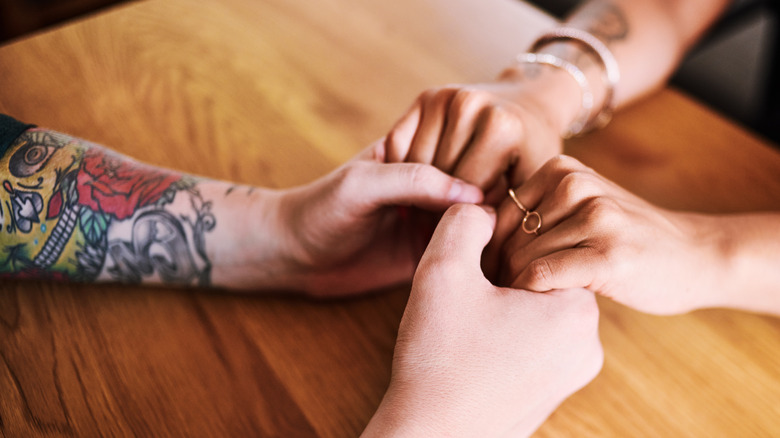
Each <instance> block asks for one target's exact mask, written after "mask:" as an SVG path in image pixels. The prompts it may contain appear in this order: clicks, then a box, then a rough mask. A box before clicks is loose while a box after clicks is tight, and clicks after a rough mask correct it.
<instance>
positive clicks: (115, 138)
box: [0, 0, 780, 437]
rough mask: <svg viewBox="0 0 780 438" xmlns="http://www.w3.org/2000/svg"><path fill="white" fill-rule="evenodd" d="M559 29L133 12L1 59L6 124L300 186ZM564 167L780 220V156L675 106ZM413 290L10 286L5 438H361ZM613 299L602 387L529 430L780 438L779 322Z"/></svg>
mask: <svg viewBox="0 0 780 438" xmlns="http://www.w3.org/2000/svg"><path fill="white" fill-rule="evenodd" d="M551 24H552V20H551V19H550V18H549V17H548V16H546V15H544V14H543V13H541V12H539V11H538V10H535V9H533V8H532V7H530V6H528V5H526V4H524V3H521V2H518V1H514V0H483V1H479V2H477V1H473V0H449V1H445V0H427V1H424V2H422V1H413V0H399V1H395V2H382V1H379V0H361V1H359V0H321V1H319V2H316V3H312V2H306V1H302V0H222V1H218V0H199V1H197V2H193V1H186V0H149V1H143V2H133V3H129V4H128V5H125V6H122V7H118V8H115V9H112V10H110V11H108V12H105V13H102V14H100V15H98V16H95V17H91V18H89V19H86V20H83V21H79V22H76V23H71V24H68V25H66V26H64V27H62V28H59V29H56V30H54V31H50V32H46V33H42V34H39V35H35V36H32V37H30V38H28V39H24V40H20V41H16V42H14V43H12V44H9V45H6V46H4V47H0V84H2V88H0V112H4V113H7V114H11V115H13V116H15V117H17V118H20V119H23V120H26V121H30V122H35V123H37V124H39V125H41V126H46V127H50V128H53V129H57V130H60V131H64V132H67V133H70V134H73V135H76V136H79V137H83V138H86V139H89V140H92V141H95V142H98V143H102V144H105V145H109V146H111V147H112V148H114V149H116V150H118V151H120V152H123V153H126V154H128V155H131V156H133V157H136V158H139V159H142V160H144V161H147V162H150V163H153V164H157V165H163V166H169V167H174V168H178V169H181V170H183V171H186V172H190V173H196V174H200V175H205V176H209V177H213V178H220V179H230V180H236V181H241V182H244V183H248V184H256V185H263V186H271V187H289V186H292V185H296V184H300V183H304V182H307V181H310V180H312V179H315V178H317V177H318V176H321V175H323V174H324V173H326V172H328V171H329V170H331V169H333V168H334V167H335V166H337V165H338V164H339V163H341V162H343V161H344V160H346V159H348V158H349V157H351V156H352V155H353V154H354V153H356V152H357V151H358V150H360V149H361V148H362V147H363V146H364V145H365V144H367V143H368V142H369V141H371V140H373V139H375V138H377V137H380V136H382V135H383V134H384V133H385V132H386V131H387V130H388V129H389V128H390V126H391V125H392V123H393V122H394V121H395V118H396V117H398V116H399V115H400V114H401V113H402V111H403V110H404V109H405V108H406V107H407V106H408V105H410V104H411V102H412V100H413V99H414V97H415V96H416V95H417V94H418V93H419V92H420V91H422V90H423V89H425V88H427V87H431V86H434V85H441V84H447V83H453V82H465V81H479V80H489V79H491V78H493V77H494V76H495V75H496V74H497V73H498V72H499V71H500V69H501V68H502V67H504V66H506V65H508V63H509V62H510V61H511V60H512V58H513V56H514V54H515V53H516V52H518V51H521V50H523V49H524V48H525V47H526V45H527V44H528V43H529V42H530V41H531V40H532V39H533V37H534V36H535V35H536V34H537V33H538V32H539V31H540V30H542V29H544V28H545V27H547V26H549V25H551ZM567 151H568V152H569V153H571V154H573V155H575V156H577V157H578V158H580V159H582V160H583V161H584V162H585V163H587V164H589V165H591V166H593V167H594V168H596V169H597V170H599V171H600V172H602V173H604V174H605V175H607V176H608V177H610V178H613V179H614V180H615V181H617V182H618V183H619V184H621V185H623V186H625V187H627V188H628V189H630V190H632V191H634V192H636V193H638V194H640V195H642V196H644V197H646V198H647V199H649V200H651V201H653V202H656V203H658V204H660V205H664V206H667V207H672V208H676V209H684V210H696V211H708V212H735V211H748V210H778V209H780V153H778V152H777V151H776V150H774V149H772V148H771V147H770V146H769V145H767V144H766V143H765V142H763V141H762V140H760V139H758V138H756V137H754V136H752V135H750V134H749V133H747V132H745V131H744V130H742V129H741V128H739V127H737V126H735V125H734V124H732V123H731V122H729V121H727V120H725V119H723V118H721V117H719V116H717V115H716V114H714V113H712V112H711V111H709V110H707V109H706V108H704V107H702V106H700V105H698V104H697V103H695V102H693V101H691V100H690V99H689V98H687V97H685V96H683V95H681V94H680V93H678V92H676V91H674V90H665V91H663V92H662V93H660V94H659V95H657V96H654V97H653V98H651V99H648V100H646V101H644V102H641V103H639V104H636V105H634V106H632V107H631V108H629V109H627V110H626V111H624V112H623V113H621V114H619V115H618V116H617V117H616V118H615V120H614V122H613V123H612V124H611V125H610V126H609V127H608V128H606V129H605V130H603V131H600V132H597V133H594V134H592V135H590V136H588V137H586V138H582V139H578V140H575V141H571V142H570V143H569V144H568V145H567ZM258 232H261V231H260V230H258ZM407 296H408V287H407V288H401V289H398V290H390V291H384V292H382V293H378V294H375V295H372V296H370V297H365V298H361V299H353V300H346V301H338V302H314V301H309V300H305V299H290V298H282V297H276V296H270V297H269V296H258V295H236V294H227V293H221V292H217V291H190V290H177V289H166V288H134V287H125V286H112V285H63V284H51V283H43V282H33V281H29V282H4V283H3V284H2V285H1V286H0V435H2V436H4V437H27V436H87V437H91V436H142V437H146V436H155V437H160V436H209V437H217V436H219V437H221V436H242V437H243V436H268V437H276V436H278V437H298V436H301V437H308V436H322V437H348V436H356V435H358V434H359V432H360V430H361V429H362V428H363V427H364V426H365V424H366V423H367V422H368V419H369V418H370V416H371V414H372V413H373V410H374V409H375V408H376V406H377V405H378V403H379V400H380V399H381V397H382V394H383V392H384V389H385V386H386V385H387V382H388V380H389V373H390V361H391V358H392V350H393V344H394V341H395V336H396V331H397V327H398V322H399V321H400V318H401V315H402V312H403V308H404V305H405V303H406V298H407ZM600 304H601V309H602V323H601V334H602V339H603V342H604V346H605V351H606V363H605V367H604V370H603V371H602V373H601V375H600V376H599V377H598V378H597V379H596V380H595V381H594V382H593V383H592V384H591V385H589V386H588V387H586V388H585V389H584V390H582V391H580V392H579V393H577V394H575V395H574V396H573V397H572V398H571V399H569V400H568V401H567V402H565V403H564V404H563V405H562V406H561V407H560V409H558V411H556V413H555V414H553V416H552V417H551V418H550V419H549V421H547V422H546V423H545V424H544V425H543V426H542V428H541V429H540V430H539V431H538V433H537V436H539V437H566V436H572V437H627V436H631V437H645V436H646V437H659V436H664V437H671V436H674V437H676V436H681V437H683V436H684V437H687V436H695V437H750V436H756V437H759V436H761V437H763V436H777V435H780V320H778V319H776V318H771V317H765V316H760V315H753V314H747V313H743V312H735V311H726V310H708V311H700V312H695V313H693V314H689V315H683V316H677V317H663V318H662V317H654V316H648V315H643V314H640V313H637V312H634V311H632V310H629V309H627V308H625V307H622V306H620V305H617V304H614V303H611V302H609V301H606V300H601V301H600ZM486 360H489V358H486Z"/></svg>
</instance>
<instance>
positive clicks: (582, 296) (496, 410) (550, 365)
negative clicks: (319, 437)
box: [363, 205, 603, 437]
mask: <svg viewBox="0 0 780 438" xmlns="http://www.w3.org/2000/svg"><path fill="white" fill-rule="evenodd" d="M494 223H495V218H494V217H493V216H492V215H489V214H487V213H486V212H485V210H483V209H481V208H480V207H477V206H473V205H457V206H455V207H452V208H450V209H449V210H448V211H447V213H445V215H444V217H443V218H442V220H441V222H440V223H439V226H438V227H437V228H436V231H435V233H434V235H433V238H432V239H431V243H430V245H429V246H428V249H427V250H426V251H425V254H424V256H423V257H422V260H421V261H420V265H419V267H418V269H417V273H416V274H415V277H414V282H413V286H412V292H411V296H410V298H409V302H408V304H407V307H406V311H405V313H404V316H403V319H402V321H401V326H400V329H399V333H398V340H397V343H396V348H395V356H394V358H393V373H392V378H391V382H390V387H389V388H388V391H387V393H386V394H385V397H384V399H383V401H382V403H381V405H380V407H379V409H378V411H377V413H376V414H375V416H374V418H372V420H371V423H370V424H369V425H368V427H367V429H366V431H365V432H364V435H363V436H364V437H371V436H449V437H461V436H462V437H473V436H480V437H492V436H527V435H529V434H531V433H532V432H533V431H534V430H535V429H536V428H538V427H539V425H540V424H541V423H542V422H543V421H544V420H545V419H546V418H547V416H548V415H549V414H550V413H551V412H552V411H553V410H554V409H555V408H556V407H557V406H558V405H559V404H560V403H561V402H562V401H563V400H564V399H565V398H566V397H568V396H569V395H571V394H572V393H574V392H575V391H577V390H578V389H580V388H581V387H583V386H584V385H585V384H587V383H588V382H589V381H590V380H592V379H593V378H594V377H595V376H596V375H597V374H598V372H599V370H600V369H601V364H602V361H603V352H602V348H601V344H600V341H599V337H598V307H597V305H596V302H595V299H594V295H593V294H592V293H591V292H589V291H586V290H582V289H574V290H559V291H555V292H551V293H547V294H538V293H532V292H526V291H522V290H513V289H506V288H500V287H496V286H493V285H492V284H491V283H490V282H489V281H488V280H487V279H486V278H485V276H484V275H483V273H482V270H481V268H480V255H481V253H482V250H483V248H484V246H485V245H486V244H487V242H488V241H489V240H490V237H491V234H492V231H493V226H494ZM391 432H392V433H391Z"/></svg>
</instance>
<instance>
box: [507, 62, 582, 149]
mask: <svg viewBox="0 0 780 438" xmlns="http://www.w3.org/2000/svg"><path fill="white" fill-rule="evenodd" d="M499 80H500V81H502V82H509V83H513V84H515V85H516V86H517V87H518V93H517V94H516V95H515V96H514V100H515V102H516V103H518V104H521V105H524V106H532V107H533V110H534V112H535V113H536V114H538V115H539V116H540V117H541V118H542V119H543V121H544V122H545V123H546V124H547V125H548V126H549V127H550V128H551V129H552V130H553V132H555V133H556V134H559V135H560V134H562V133H564V132H565V131H567V130H568V129H569V128H570V127H571V126H572V124H573V123H575V122H576V121H577V120H578V119H579V118H580V114H581V111H582V106H583V99H582V89H581V88H580V86H579V85H578V84H577V82H575V81H574V79H573V78H572V77H571V75H570V74H569V73H567V72H566V71H563V70H561V69H558V68H556V67H552V66H549V65H542V64H518V65H515V66H512V67H510V68H507V69H506V70H504V72H503V73H502V74H501V75H500V77H499Z"/></svg>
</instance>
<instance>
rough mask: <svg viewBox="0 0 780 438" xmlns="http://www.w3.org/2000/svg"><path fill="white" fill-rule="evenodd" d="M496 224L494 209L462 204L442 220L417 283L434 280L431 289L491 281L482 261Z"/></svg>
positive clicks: (423, 262)
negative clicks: (487, 276) (482, 265)
mask: <svg viewBox="0 0 780 438" xmlns="http://www.w3.org/2000/svg"><path fill="white" fill-rule="evenodd" d="M495 224H496V215H495V211H494V210H493V209H492V208H491V207H482V206H476V205H470V204H458V205H455V206H453V207H450V208H449V209H448V210H447V212H446V213H444V216H443V217H442V219H441V221H440V222H439V225H438V226H437V227H436V231H434V233H433V237H432V238H431V242H430V244H428V248H427V249H426V250H425V253H424V254H423V256H422V259H421V260H420V264H419V265H418V268H417V272H416V273H415V283H418V282H419V281H432V283H431V286H433V287H441V286H445V285H451V286H461V287H462V286H466V288H470V287H471V286H473V284H472V283H474V282H477V281H485V282H486V281H487V280H486V279H485V276H484V274H483V273H482V268H481V267H480V260H481V256H482V250H483V249H484V248H485V245H487V243H488V242H489V241H490V238H491V236H492V235H493V229H494V227H495Z"/></svg>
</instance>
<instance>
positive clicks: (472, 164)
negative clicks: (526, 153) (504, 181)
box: [451, 107, 523, 191]
mask: <svg viewBox="0 0 780 438" xmlns="http://www.w3.org/2000/svg"><path fill="white" fill-rule="evenodd" d="M522 141H523V134H522V125H520V123H519V121H518V120H517V119H516V118H515V117H514V116H511V115H509V114H507V113H506V112H505V111H503V110H501V109H500V108H497V107H490V108H486V109H485V110H484V111H483V114H482V116H481V117H480V120H479V123H478V125H477V127H476V132H475V133H474V138H473V140H472V141H471V144H470V145H469V147H468V149H467V150H465V151H464V153H463V154H462V156H461V157H460V159H459V160H458V162H457V164H456V165H455V168H454V170H453V172H451V173H452V175H454V176H456V177H458V178H461V179H463V180H465V181H469V182H470V183H472V184H475V185H477V186H478V187H480V188H481V189H482V190H485V191H486V190H488V189H490V188H491V187H493V186H494V185H495V184H496V182H497V181H498V180H499V179H500V178H501V177H502V176H503V175H504V174H505V173H506V172H507V170H508V169H509V168H510V167H512V166H513V165H514V164H515V163H516V162H517V160H518V156H519V147H520V144H521V143H522Z"/></svg>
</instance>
